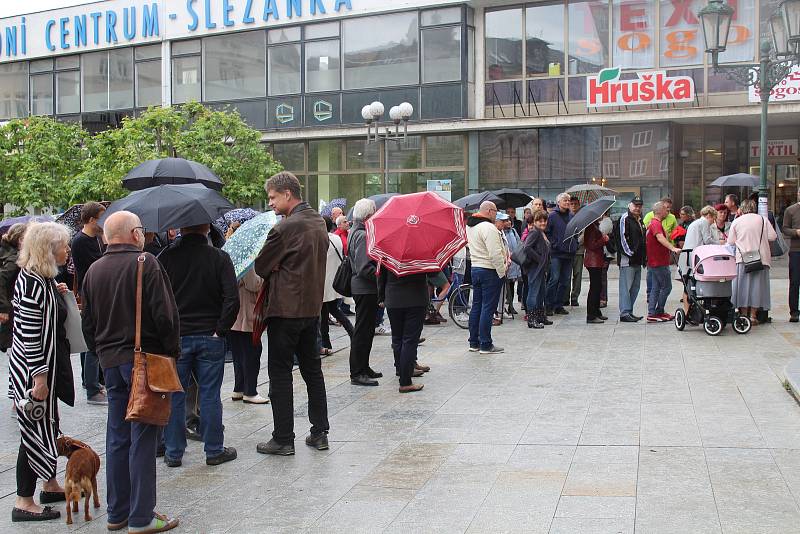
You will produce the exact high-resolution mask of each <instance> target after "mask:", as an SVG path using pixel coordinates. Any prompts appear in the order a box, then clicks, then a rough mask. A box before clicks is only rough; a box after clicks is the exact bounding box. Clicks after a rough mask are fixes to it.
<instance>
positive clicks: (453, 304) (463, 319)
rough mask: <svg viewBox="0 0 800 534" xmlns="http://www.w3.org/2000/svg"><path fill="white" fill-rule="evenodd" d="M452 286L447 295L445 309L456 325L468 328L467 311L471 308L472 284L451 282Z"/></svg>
mask: <svg viewBox="0 0 800 534" xmlns="http://www.w3.org/2000/svg"><path fill="white" fill-rule="evenodd" d="M453 287H454V288H455V289H454V290H453V292H452V293H451V294H450V296H449V299H450V302H449V303H448V309H447V311H448V313H449V314H450V318H451V319H452V320H453V322H454V323H455V324H456V326H458V327H459V328H463V329H464V330H466V329H468V328H469V313H470V310H471V309H472V285H471V284H459V285H457V286H456V285H455V284H453Z"/></svg>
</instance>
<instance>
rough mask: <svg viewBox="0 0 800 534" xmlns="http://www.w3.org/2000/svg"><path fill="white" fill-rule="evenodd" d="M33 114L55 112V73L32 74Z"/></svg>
mask: <svg viewBox="0 0 800 534" xmlns="http://www.w3.org/2000/svg"><path fill="white" fill-rule="evenodd" d="M31 114H32V115H52V114H53V75H52V74H51V73H47V74H37V75H36V76H31Z"/></svg>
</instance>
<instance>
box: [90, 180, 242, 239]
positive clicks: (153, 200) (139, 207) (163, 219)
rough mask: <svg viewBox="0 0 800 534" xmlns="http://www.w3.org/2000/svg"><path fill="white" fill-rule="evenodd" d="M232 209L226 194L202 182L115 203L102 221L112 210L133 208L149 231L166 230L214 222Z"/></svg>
mask: <svg viewBox="0 0 800 534" xmlns="http://www.w3.org/2000/svg"><path fill="white" fill-rule="evenodd" d="M232 209H233V204H231V203H230V202H228V201H227V199H225V197H223V196H222V195H220V194H219V193H217V192H216V191H214V190H213V189H209V188H207V187H205V186H202V185H200V184H183V185H160V186H158V187H150V188H148V189H142V190H141V191H134V192H133V193H131V194H130V195H128V196H127V197H125V198H122V199H120V200H116V201H114V202H112V203H111V205H110V206H109V207H108V209H107V210H106V212H105V213H104V214H103V216H102V217H100V224H101V225H102V224H103V223H104V222H105V220H106V218H107V217H108V216H109V215H111V214H112V213H115V212H118V211H130V212H133V213H135V214H136V215H138V216H139V218H140V219H141V220H142V226H144V227H145V228H147V231H148V232H164V231H166V230H169V229H170V228H184V227H186V226H194V225H197V224H206V223H211V222H213V221H214V220H215V219H217V218H218V217H219V216H220V215H222V214H223V213H225V212H227V211H230V210H232Z"/></svg>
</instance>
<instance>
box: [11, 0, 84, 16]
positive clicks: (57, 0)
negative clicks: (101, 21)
mask: <svg viewBox="0 0 800 534" xmlns="http://www.w3.org/2000/svg"><path fill="white" fill-rule="evenodd" d="M92 1H94V0H0V18H2V17H11V16H13V15H24V14H25V13H35V12H37V11H44V10H46V9H54V8H57V7H65V6H76V5H78V4H88V3H90V2H92Z"/></svg>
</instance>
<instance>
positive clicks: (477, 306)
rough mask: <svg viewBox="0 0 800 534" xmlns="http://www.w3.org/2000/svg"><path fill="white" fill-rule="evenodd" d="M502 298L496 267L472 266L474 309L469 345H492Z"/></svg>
mask: <svg viewBox="0 0 800 534" xmlns="http://www.w3.org/2000/svg"><path fill="white" fill-rule="evenodd" d="M498 298H500V277H499V276H497V271H495V270H494V269H485V268H483V267H473V268H472V309H471V310H470V312H469V346H470V347H480V348H481V349H489V348H491V347H492V345H493V343H492V320H493V319H494V311H495V309H496V308H497V299H498Z"/></svg>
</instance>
